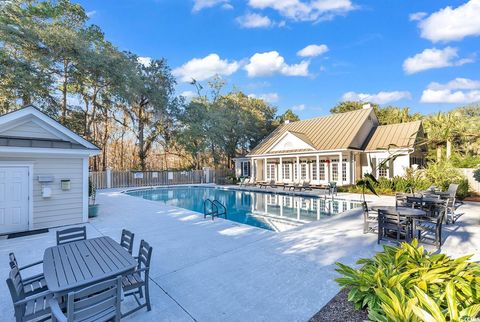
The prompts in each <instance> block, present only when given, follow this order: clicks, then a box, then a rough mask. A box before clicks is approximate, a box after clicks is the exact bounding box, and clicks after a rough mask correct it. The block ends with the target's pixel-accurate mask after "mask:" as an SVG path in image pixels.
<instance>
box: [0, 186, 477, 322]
mask: <svg viewBox="0 0 480 322" xmlns="http://www.w3.org/2000/svg"><path fill="white" fill-rule="evenodd" d="M352 197H353V198H352V199H357V200H358V195H357V196H352ZM371 198H373V200H374V201H375V203H381V204H392V203H393V199H392V198H391V197H382V198H377V197H371ZM97 200H98V203H99V204H100V205H101V206H100V213H99V216H98V217H97V218H95V219H93V220H91V222H90V223H89V224H87V229H88V237H95V236H99V235H109V236H111V237H112V238H114V239H116V240H118V239H119V237H120V233H121V230H122V228H127V229H129V230H131V231H133V232H134V233H135V245H134V249H138V244H139V242H140V240H141V239H145V240H146V241H148V242H149V243H150V244H151V245H152V246H153V257H152V269H151V298H152V306H153V307H152V312H146V311H145V310H142V311H140V312H138V313H136V314H134V315H132V316H130V317H129V318H128V319H126V320H132V321H134V320H139V321H140V320H141V321H192V320H196V321H306V320H308V319H309V318H310V317H311V316H312V315H313V314H315V313H316V312H317V311H318V310H319V309H320V308H321V307H322V306H323V305H325V304H326V303H327V302H328V301H329V300H330V299H331V298H332V297H333V296H334V295H335V294H336V293H337V292H338V290H339V288H338V286H337V284H336V283H335V281H334V278H335V277H336V276H337V275H336V273H335V271H334V268H335V262H336V261H340V262H342V263H345V264H353V263H355V261H356V260H358V259H359V258H362V257H367V256H372V255H373V254H374V253H375V251H378V250H381V247H380V246H378V245H377V243H376V235H372V234H368V235H364V234H363V233H362V223H363V219H362V216H361V213H360V211H350V212H348V213H343V214H340V215H337V216H334V217H331V218H326V219H322V220H321V221H318V222H313V223H310V224H307V225H304V226H301V227H298V228H296V229H293V230H290V231H286V232H283V233H274V232H271V231H267V230H263V229H259V228H255V227H250V226H245V225H241V224H238V223H235V222H231V221H228V220H223V219H218V220H215V221H211V220H210V219H208V220H204V219H203V216H201V215H199V214H197V213H194V212H191V211H188V210H185V209H180V208H175V207H169V206H165V205H163V204H161V203H159V202H155V201H149V200H144V199H141V198H137V197H132V196H128V195H124V194H121V193H120V192H119V191H114V190H111V191H101V192H100V193H99V194H98V198H97ZM459 211H460V212H465V215H464V216H462V217H461V218H460V219H459V221H458V222H457V224H455V225H449V226H447V228H446V232H447V234H448V236H447V238H446V242H445V246H444V247H443V251H444V252H447V253H449V254H453V255H455V256H458V255H463V254H466V253H476V257H475V259H476V260H480V257H479V256H480V252H479V249H480V229H479V228H480V219H479V218H480V205H479V204H473V203H472V204H465V205H464V206H462V207H461V208H460V209H459ZM54 243H55V232H54V229H51V230H50V232H49V233H47V234H41V235H37V236H30V237H22V238H16V239H12V240H0V275H1V276H3V277H4V278H6V276H7V274H8V256H7V255H8V253H9V252H10V251H14V252H15V253H16V255H17V258H18V260H19V262H20V265H21V264H22V262H23V263H27V262H31V261H34V260H39V259H42V256H43V250H44V249H45V248H46V247H49V246H51V245H53V244H54ZM0 294H1V296H0V321H10V320H13V309H12V304H11V300H10V297H9V293H8V290H7V288H6V285H5V283H2V284H1V285H0ZM126 301H129V300H126ZM125 304H126V305H127V306H128V305H131V304H132V303H131V302H126V303H125Z"/></svg>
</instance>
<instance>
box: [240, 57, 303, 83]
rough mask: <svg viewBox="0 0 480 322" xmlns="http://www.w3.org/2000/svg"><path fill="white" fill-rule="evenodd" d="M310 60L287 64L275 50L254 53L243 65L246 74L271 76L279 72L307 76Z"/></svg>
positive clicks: (287, 74) (286, 74)
mask: <svg viewBox="0 0 480 322" xmlns="http://www.w3.org/2000/svg"><path fill="white" fill-rule="evenodd" d="M309 65H310V62H308V61H302V62H300V63H298V64H292V65H288V64H287V63H285V59H284V58H283V57H282V56H280V54H279V53H278V52H277V51H269V52H265V53H256V54H254V55H253V56H252V57H250V60H249V63H248V64H247V65H246V66H245V67H244V68H245V70H246V71H247V74H248V76H250V77H256V76H271V75H275V74H281V75H285V76H308V66H309Z"/></svg>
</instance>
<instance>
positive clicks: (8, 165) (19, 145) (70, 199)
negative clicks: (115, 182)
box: [0, 106, 100, 234]
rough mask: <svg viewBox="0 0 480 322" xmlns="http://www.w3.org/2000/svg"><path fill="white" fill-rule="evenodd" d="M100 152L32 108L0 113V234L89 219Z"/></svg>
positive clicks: (75, 222)
mask: <svg viewBox="0 0 480 322" xmlns="http://www.w3.org/2000/svg"><path fill="white" fill-rule="evenodd" d="M99 153H100V150H99V149H98V147H96V146H95V145H93V144H92V143H90V142H88V141H87V140H85V139H83V138H82V137H80V136H79V135H77V134H75V133H74V132H72V131H71V130H69V129H68V128H66V127H65V126H63V125H61V124H60V123H58V122H57V121H55V120H54V119H52V118H50V117H49V116H47V115H45V114H44V113H42V112H41V111H39V110H38V109H36V108H35V107H33V106H27V107H25V108H22V109H20V110H17V111H14V112H11V113H8V114H5V115H2V116H0V234H5V233H12V232H19V231H27V230H35V229H41V228H48V227H56V226H62V225H70V224H77V223H82V222H87V221H88V159H89V157H90V156H93V155H97V154H99Z"/></svg>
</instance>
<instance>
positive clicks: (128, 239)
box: [120, 229, 135, 254]
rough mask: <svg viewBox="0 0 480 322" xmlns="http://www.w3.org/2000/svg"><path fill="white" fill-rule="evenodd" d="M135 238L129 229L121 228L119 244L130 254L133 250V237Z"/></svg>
mask: <svg viewBox="0 0 480 322" xmlns="http://www.w3.org/2000/svg"><path fill="white" fill-rule="evenodd" d="M134 238H135V234H134V233H132V232H131V231H130V230H126V229H122V237H121V238H120V246H122V247H123V248H125V250H126V251H127V252H129V253H130V254H131V253H132V251H133V239H134Z"/></svg>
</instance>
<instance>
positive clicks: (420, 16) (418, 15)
mask: <svg viewBox="0 0 480 322" xmlns="http://www.w3.org/2000/svg"><path fill="white" fill-rule="evenodd" d="M427 15H428V13H426V12H414V13H411V14H410V15H409V16H408V18H409V19H410V21H420V20H422V19H423V18H425V17H426V16H427Z"/></svg>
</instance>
